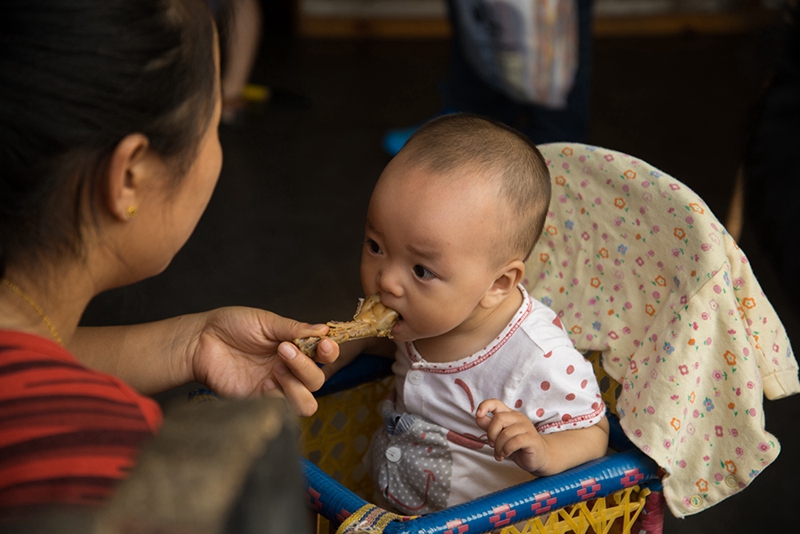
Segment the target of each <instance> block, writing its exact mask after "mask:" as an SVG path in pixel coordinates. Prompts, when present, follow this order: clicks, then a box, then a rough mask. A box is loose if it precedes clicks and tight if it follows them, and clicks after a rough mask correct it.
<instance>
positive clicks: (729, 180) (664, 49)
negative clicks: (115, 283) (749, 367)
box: [84, 0, 800, 533]
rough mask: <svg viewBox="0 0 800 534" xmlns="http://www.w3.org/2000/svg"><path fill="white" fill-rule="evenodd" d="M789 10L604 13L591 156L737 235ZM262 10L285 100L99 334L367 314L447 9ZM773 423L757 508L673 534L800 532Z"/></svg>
mask: <svg viewBox="0 0 800 534" xmlns="http://www.w3.org/2000/svg"><path fill="white" fill-rule="evenodd" d="M780 4H781V2H761V1H749V0H740V1H736V0H717V1H712V0H703V1H691V2H689V1H685V0H595V5H594V8H595V10H594V20H593V33H592V35H593V37H592V68H591V83H590V92H591V99H590V113H589V133H588V138H587V142H588V143H590V144H594V145H599V146H603V147H607V148H610V149H614V150H619V151H622V152H626V153H629V154H632V155H634V156H636V157H638V158H640V159H642V160H644V161H647V162H649V163H651V164H652V165H654V166H656V167H658V168H660V169H661V170H662V171H664V172H666V173H668V174H670V175H672V176H674V177H676V178H678V179H679V180H681V181H683V182H685V183H686V184H688V185H689V186H690V187H691V188H693V189H694V190H695V191H696V192H697V193H698V194H699V195H700V196H701V197H702V198H704V199H705V201H706V202H707V203H708V205H709V206H710V208H711V209H712V210H713V211H714V213H715V214H716V215H717V217H718V218H719V219H720V220H722V221H725V219H726V216H727V214H728V211H729V204H730V202H731V197H732V191H733V188H734V183H735V178H736V175H737V172H738V170H739V169H740V167H741V165H742V163H743V158H744V154H745V147H746V145H747V142H748V135H749V134H750V132H752V121H753V109H754V106H755V104H756V102H757V101H758V100H759V98H760V96H761V95H762V93H763V90H764V88H765V86H766V84H767V82H768V81H769V80H770V79H771V74H772V72H773V71H774V64H775V39H774V37H775V35H776V34H777V32H778V29H777V28H778V25H779V23H780V18H781V9H780V7H779V5H780ZM775 6H778V7H775ZM261 8H262V14H263V36H262V38H261V41H260V45H259V49H258V55H257V59H256V63H255V66H254V68H253V71H252V75H251V82H252V83H254V84H258V85H261V86H265V87H267V88H269V90H270V95H271V96H270V98H268V99H267V100H266V101H265V102H262V103H256V104H253V103H251V104H250V105H249V106H248V108H247V109H246V110H245V112H244V113H242V114H241V116H240V117H239V118H238V119H237V121H236V122H235V123H234V124H230V125H223V126H222V127H221V129H220V137H221V142H222V145H223V149H224V158H225V160H224V165H223V170H222V176H221V178H220V182H219V185H218V186H217V189H216V192H215V194H214V197H213V198H212V200H211V203H210V205H209V207H208V210H207V212H206V213H205V215H204V216H203V218H202V220H201V221H200V223H199V225H198V227H197V230H196V231H195V233H194V235H193V236H192V238H191V239H190V240H189V242H188V243H187V244H186V246H185V247H184V249H183V250H182V251H181V252H180V253H179V254H178V256H177V257H176V258H175V260H174V261H173V262H172V265H171V266H170V267H169V268H168V269H167V270H166V271H165V272H164V273H163V274H161V275H159V276H157V277H155V278H152V279H149V280H145V281H143V282H141V283H139V284H136V285H134V286H131V287H128V288H124V289H120V290H115V291H111V292H108V293H106V294H103V295H100V296H98V297H97V298H96V299H95V301H93V302H92V304H91V306H90V308H89V310H87V312H86V315H85V317H84V323H85V324H95V325H98V324H124V323H135V322H142V321H151V320H156V319H161V318H165V317H169V316H173V315H176V314H183V313H191V312H198V311H204V310H208V309H211V308H214V307H218V306H226V305H246V306H256V307H261V308H265V309H268V310H271V311H274V312H276V313H279V314H281V315H285V316H288V317H292V318H296V319H300V320H305V321H309V322H324V321H327V320H330V319H346V318H348V317H349V316H351V315H352V312H353V309H354V306H355V302H356V299H357V298H358V297H359V296H361V287H360V282H359V273H358V266H359V256H360V248H361V239H362V231H363V219H364V216H365V212H366V205H367V201H368V198H369V194H370V191H371V187H372V185H373V183H374V182H375V180H376V179H377V177H378V175H379V174H380V172H381V170H382V169H383V167H384V166H385V165H386V163H387V162H388V161H389V156H387V155H386V154H385V153H384V151H383V150H382V148H381V138H382V136H383V135H384V133H385V132H386V131H387V130H389V129H391V128H398V127H405V126H410V125H413V124H417V123H419V122H421V121H424V120H425V119H427V118H429V117H431V116H432V115H434V114H435V113H437V112H438V111H439V110H440V107H441V100H440V95H439V93H438V90H437V87H438V85H439V84H440V82H442V80H443V78H444V76H445V71H446V69H447V65H448V58H449V53H450V48H449V47H450V38H449V35H450V33H449V27H448V24H447V21H446V18H445V17H444V15H443V13H444V3H443V0H442V1H441V2H440V1H439V0H406V1H404V2H399V1H391V0H386V1H382V0H360V1H359V0H353V1H347V0H327V1H326V0H308V1H306V2H300V1H290V0H274V1H268V0H263V1H262V2H261ZM414 9H417V11H414ZM751 215H752V214H750V215H748V214H747V213H745V217H744V226H743V230H742V237H741V239H740V245H741V247H742V248H743V250H744V251H745V252H746V253H747V255H748V257H749V258H750V260H751V262H752V265H753V268H754V270H755V272H756V275H757V276H758V277H759V280H760V282H761V284H762V286H763V288H764V291H765V293H766V294H767V296H768V297H769V298H770V300H771V301H772V303H773V305H775V307H776V308H777V309H778V312H779V314H780V315H781V317H782V319H783V321H784V324H785V326H786V327H787V330H788V331H789V333H790V336H791V337H792V338H793V340H794V342H795V343H794V346H795V347H797V346H800V327H798V324H800V323H798V315H800V314H798V309H800V308H799V307H798V305H797V303H796V302H795V301H794V300H793V299H790V298H789V297H788V295H787V291H786V290H785V287H783V286H785V282H783V281H782V280H781V279H780V278H779V277H778V276H777V274H776V269H775V266H774V262H773V260H772V259H771V256H770V254H769V251H768V250H765V249H764V245H763V243H764V240H763V239H762V238H761V237H760V234H759V232H760V230H758V229H757V227H756V226H755V225H754V224H753V223H752V221H753V220H754V218H753V217H752V216H751ZM176 394H177V393H176ZM765 412H766V421H767V429H768V430H769V431H770V432H772V433H774V434H775V435H776V436H777V437H778V439H779V440H780V441H781V443H782V446H783V451H782V453H781V455H780V456H779V458H778V460H777V461H776V462H775V463H774V464H773V465H772V466H770V467H769V468H767V469H766V470H765V471H764V473H763V474H761V475H760V476H759V477H758V478H757V479H756V480H755V481H754V482H753V484H752V485H751V486H750V487H749V488H748V489H746V490H745V491H744V492H743V493H742V494H740V495H737V496H735V497H733V498H730V499H728V500H727V501H725V502H723V503H722V504H719V505H717V506H716V507H714V508H712V509H710V510H708V511H706V512H703V513H701V514H699V515H696V516H692V517H689V518H687V519H685V520H683V521H679V520H676V519H674V518H671V517H668V518H667V523H666V529H665V530H666V532H670V533H677V532H687V533H694V532H749V531H756V530H759V531H760V530H762V529H763V530H764V531H775V532H782V531H795V530H796V526H795V527H792V525H793V524H795V521H796V519H795V517H796V514H795V513H794V507H795V506H796V504H795V502H794V499H793V498H792V497H793V495H792V493H793V492H792V490H793V488H794V486H795V485H796V483H797V480H798V477H800V458H799V457H800V431H799V430H798V429H797V428H796V427H795V426H794V425H795V424H796V422H797V421H798V420H800V399H799V398H798V397H791V398H788V399H783V400H780V401H775V402H771V401H766V400H765Z"/></svg>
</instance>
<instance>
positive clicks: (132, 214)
mask: <svg viewBox="0 0 800 534" xmlns="http://www.w3.org/2000/svg"><path fill="white" fill-rule="evenodd" d="M125 211H126V212H127V213H128V217H130V218H131V219H133V218H134V217H136V216H137V215H138V214H139V210H137V209H136V206H128V209H127V210H125Z"/></svg>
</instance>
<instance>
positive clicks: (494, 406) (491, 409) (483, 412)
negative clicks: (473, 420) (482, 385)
mask: <svg viewBox="0 0 800 534" xmlns="http://www.w3.org/2000/svg"><path fill="white" fill-rule="evenodd" d="M510 411H511V408H509V407H508V406H506V405H505V404H503V401H501V400H500V399H486V400H485V401H483V402H482V403H480V404H479V405H478V409H477V410H475V415H476V416H477V417H486V416H487V415H488V414H489V413H493V414H497V413H502V412H510Z"/></svg>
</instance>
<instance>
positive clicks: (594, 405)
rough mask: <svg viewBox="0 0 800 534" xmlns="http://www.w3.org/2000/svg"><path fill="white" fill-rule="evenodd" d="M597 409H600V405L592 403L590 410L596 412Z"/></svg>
mask: <svg viewBox="0 0 800 534" xmlns="http://www.w3.org/2000/svg"><path fill="white" fill-rule="evenodd" d="M599 407H600V403H599V402H593V403H592V410H596V409H598V408H599Z"/></svg>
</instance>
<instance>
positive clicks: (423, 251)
mask: <svg viewBox="0 0 800 534" xmlns="http://www.w3.org/2000/svg"><path fill="white" fill-rule="evenodd" d="M408 249H409V250H410V251H411V252H412V253H413V254H414V255H415V256H419V257H420V258H422V259H424V260H427V261H431V262H435V261H437V260H438V259H439V258H441V257H442V254H441V252H439V250H437V249H435V248H420V247H416V246H414V245H408Z"/></svg>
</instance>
